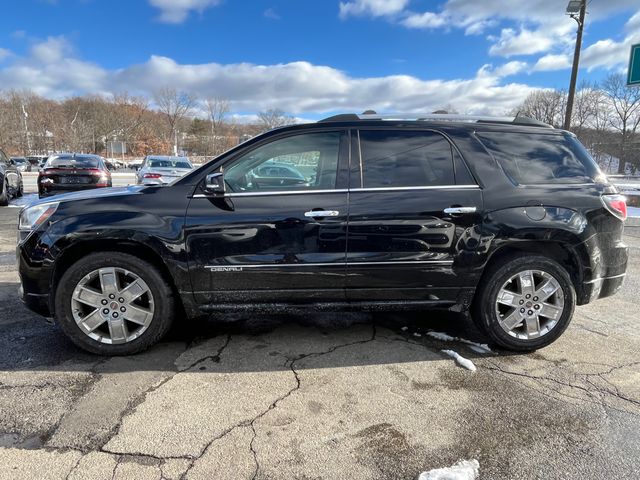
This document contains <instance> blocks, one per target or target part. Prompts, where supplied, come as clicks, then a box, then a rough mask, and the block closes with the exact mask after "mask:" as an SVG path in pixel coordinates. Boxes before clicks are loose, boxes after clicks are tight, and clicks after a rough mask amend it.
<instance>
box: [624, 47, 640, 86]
mask: <svg viewBox="0 0 640 480" xmlns="http://www.w3.org/2000/svg"><path fill="white" fill-rule="evenodd" d="M627 85H640V43H639V44H638V45H632V46H631V58H630V59H629V75H628V76H627Z"/></svg>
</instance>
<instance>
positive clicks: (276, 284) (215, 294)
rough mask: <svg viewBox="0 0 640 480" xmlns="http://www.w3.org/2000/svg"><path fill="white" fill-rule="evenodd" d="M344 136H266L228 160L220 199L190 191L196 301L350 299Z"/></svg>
mask: <svg viewBox="0 0 640 480" xmlns="http://www.w3.org/2000/svg"><path fill="white" fill-rule="evenodd" d="M347 136H348V135H347V132H346V131H343V130H331V131H323V132H311V133H300V132H296V133H294V134H291V133H289V134H286V135H285V136H283V137H277V138H275V139H272V140H269V141H266V142H265V143H263V144H261V145H258V146H257V147H255V148H253V149H251V150H249V151H246V152H244V153H240V154H239V155H238V156H237V157H236V158H231V159H229V161H228V162H227V163H225V165H224V166H223V172H224V178H225V183H226V185H227V192H226V194H225V195H224V197H219V196H218V197H214V196H211V195H208V194H206V193H205V192H204V191H203V190H199V192H200V193H197V194H196V195H194V198H193V199H192V200H191V203H190V205H189V208H188V212H187V219H186V232H185V235H186V239H185V240H186V246H187V251H188V258H189V272H190V276H191V281H192V284H193V289H194V295H195V300H196V301H197V302H198V303H200V304H211V303H229V302H242V303H248V302H269V303H273V302H278V301H302V302H309V301H313V300H318V301H344V299H345V292H344V289H345V268H346V266H345V265H346V264H345V258H346V226H347V214H348V212H347V209H348V201H347V200H348V197H347V192H348V190H347V186H348V185H347V181H348V180H347V178H348V166H347V165H348V150H349V145H348V140H347ZM273 167H278V168H273ZM284 167H286V168H284Z"/></svg>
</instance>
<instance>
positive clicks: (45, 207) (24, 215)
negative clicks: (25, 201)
mask: <svg viewBox="0 0 640 480" xmlns="http://www.w3.org/2000/svg"><path fill="white" fill-rule="evenodd" d="M58 205H59V202H51V203H43V204H40V205H33V206H31V207H26V208H24V209H22V211H21V212H20V223H19V226H18V228H19V229H20V230H35V229H36V228H38V227H39V226H40V225H42V224H43V223H44V222H46V221H47V219H48V218H49V217H50V216H51V215H53V213H54V212H55V211H56V210H57V208H58Z"/></svg>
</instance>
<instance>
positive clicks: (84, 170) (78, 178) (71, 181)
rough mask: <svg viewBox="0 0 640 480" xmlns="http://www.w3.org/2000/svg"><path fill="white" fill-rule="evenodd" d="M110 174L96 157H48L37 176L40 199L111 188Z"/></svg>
mask: <svg viewBox="0 0 640 480" xmlns="http://www.w3.org/2000/svg"><path fill="white" fill-rule="evenodd" d="M111 185H112V183H111V172H109V169H108V168H107V166H106V164H105V162H104V159H103V158H102V157H100V156H98V155H88V154H75V153H68V154H67V153H65V154H60V155H54V156H52V157H49V159H48V160H47V163H45V165H44V167H42V170H40V172H39V174H38V195H39V196H40V198H42V197H46V196H48V195H56V194H58V193H66V192H74V191H77V190H88V189H92V188H102V187H111Z"/></svg>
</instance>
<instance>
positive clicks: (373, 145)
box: [360, 130, 455, 188]
mask: <svg viewBox="0 0 640 480" xmlns="http://www.w3.org/2000/svg"><path fill="white" fill-rule="evenodd" d="M360 148H361V150H362V163H363V165H362V166H363V172H362V179H363V187H364V188H383V187H422V186H438V185H454V184H455V175H454V167H453V151H452V147H451V144H450V143H449V142H448V141H447V139H446V138H444V137H443V136H442V135H440V134H439V133H435V132H411V131H386V130H369V131H367V130H361V131H360Z"/></svg>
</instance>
